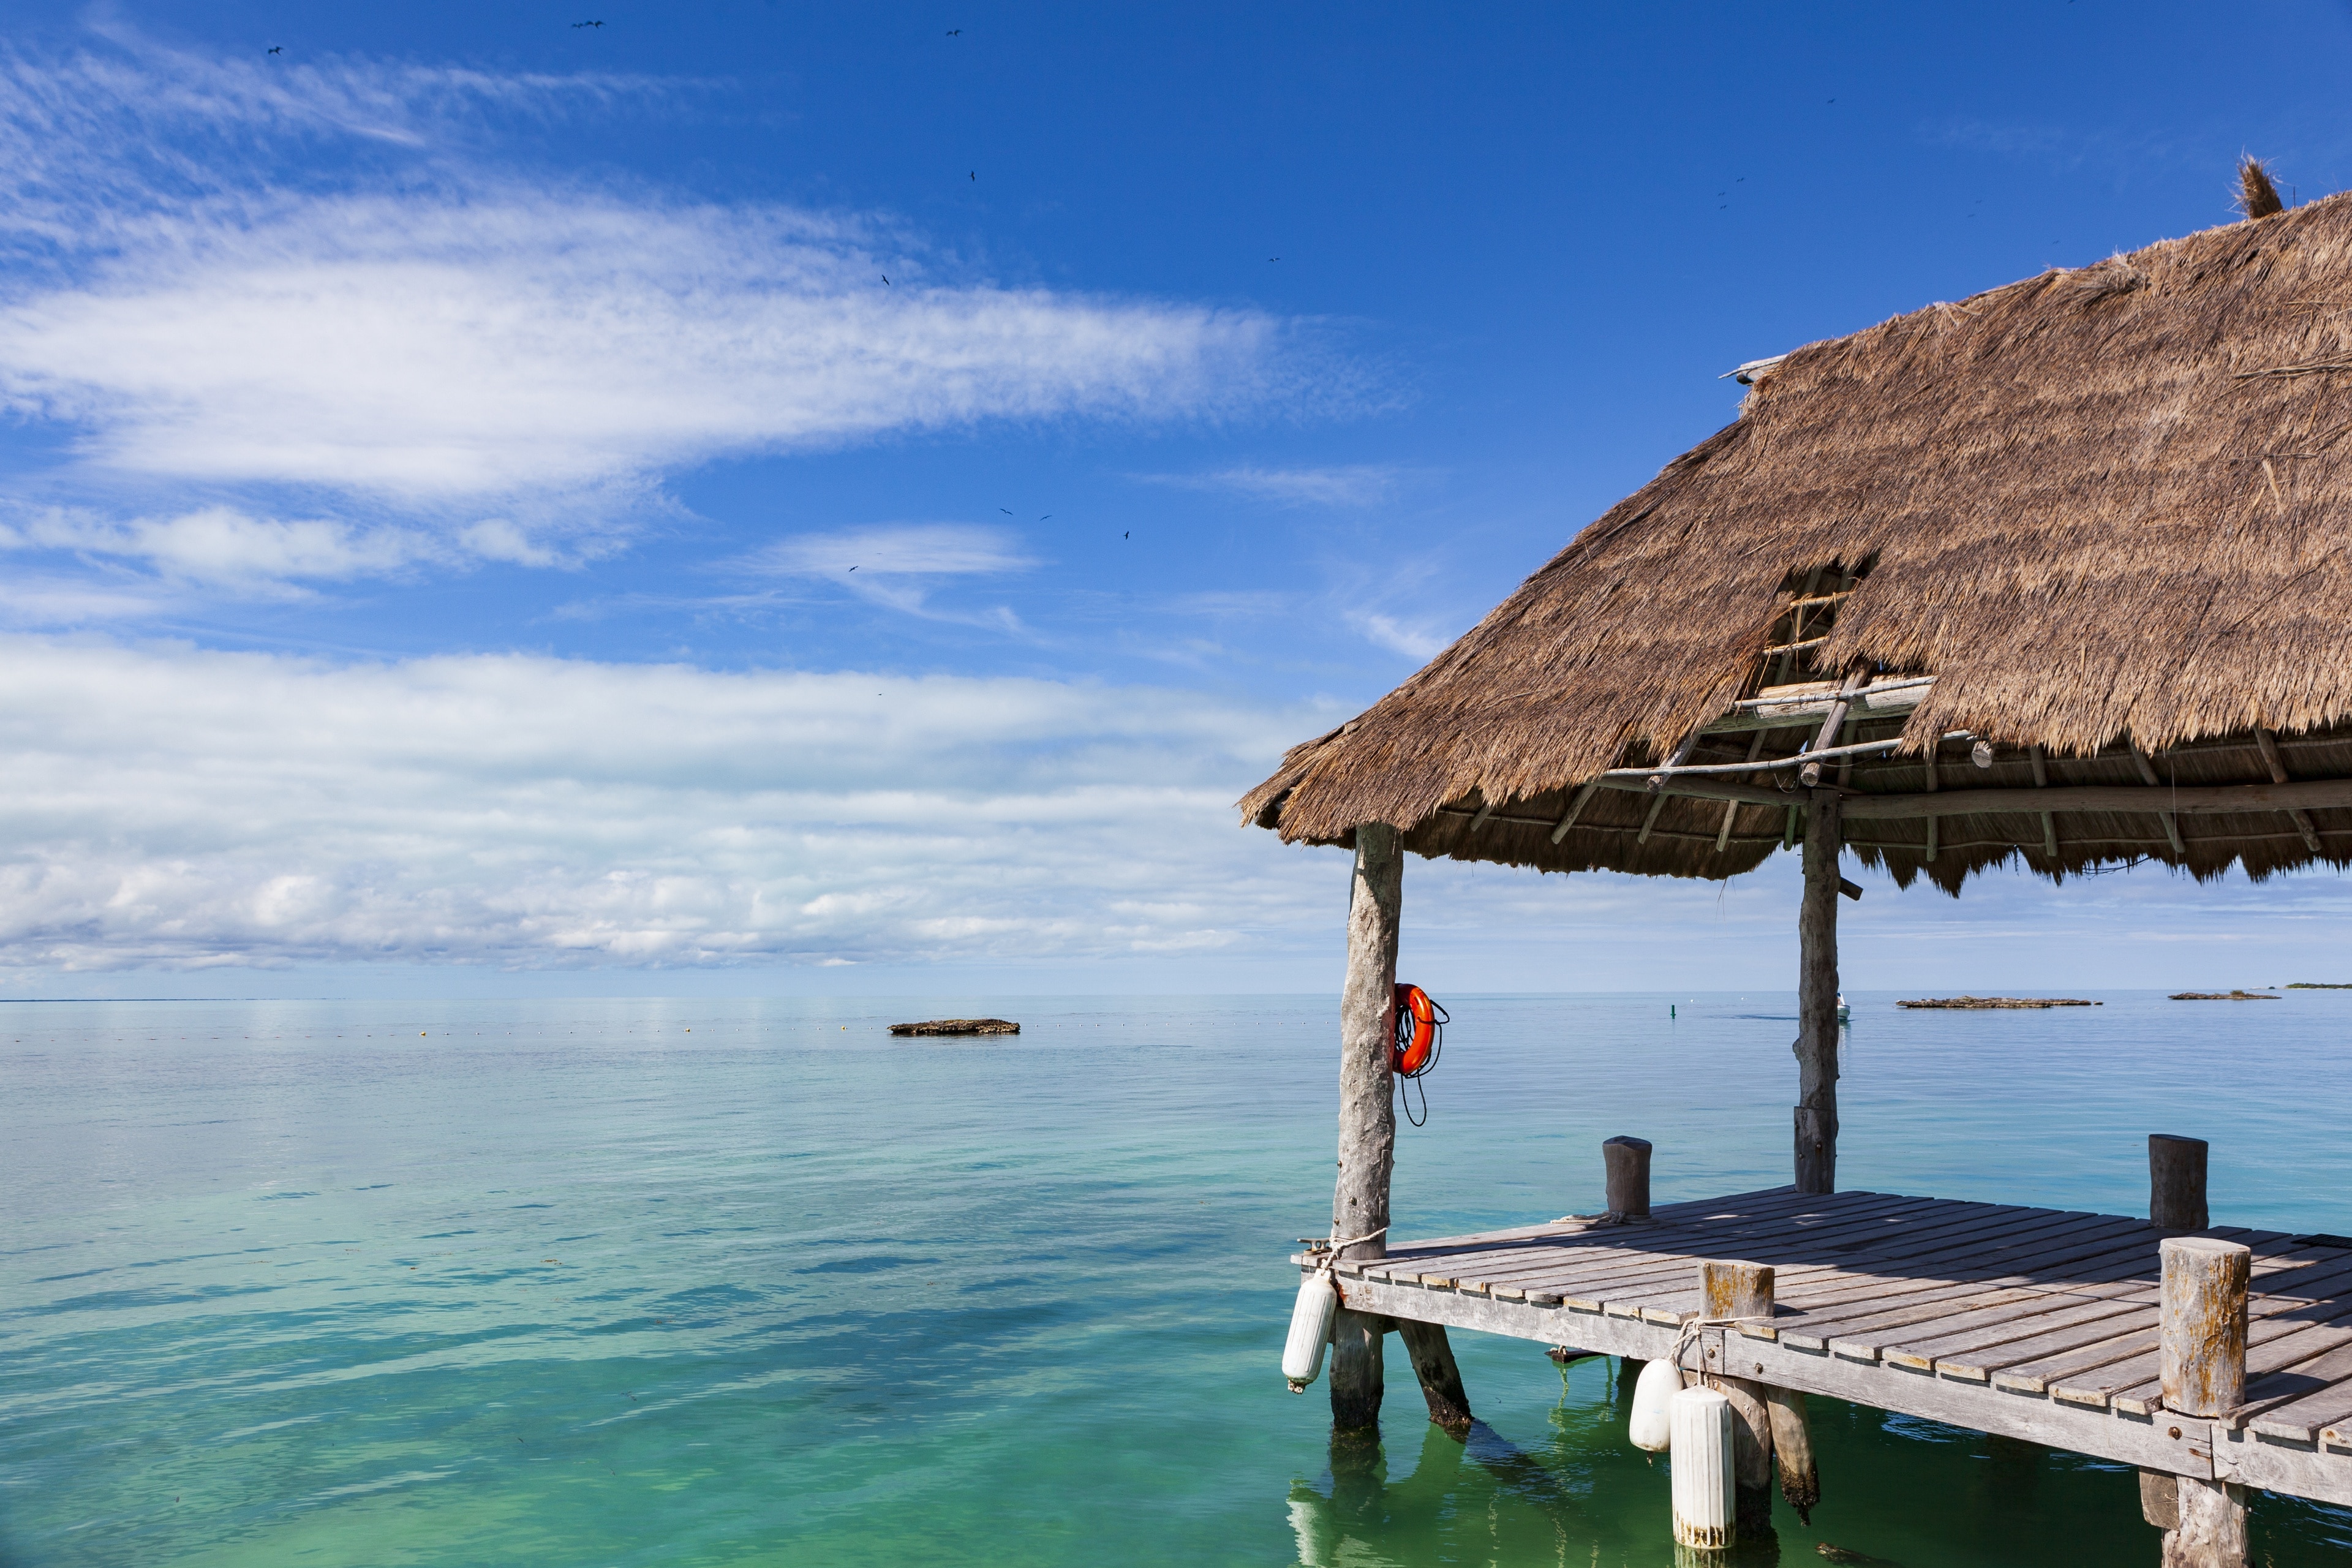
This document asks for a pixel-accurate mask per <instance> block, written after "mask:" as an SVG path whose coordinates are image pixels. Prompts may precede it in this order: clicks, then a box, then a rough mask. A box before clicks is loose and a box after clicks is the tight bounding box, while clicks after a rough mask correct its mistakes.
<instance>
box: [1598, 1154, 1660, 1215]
mask: <svg viewBox="0 0 2352 1568" xmlns="http://www.w3.org/2000/svg"><path fill="white" fill-rule="evenodd" d="M1601 1168H1602V1170H1603V1171H1604V1173H1606V1175H1607V1178H1608V1184H1609V1217H1610V1218H1611V1219H1615V1220H1627V1219H1647V1218H1649V1217H1650V1141H1649V1140H1648V1139H1646V1138H1624V1137H1618V1138H1612V1139H1610V1140H1609V1141H1608V1142H1604V1143H1602V1144H1601Z"/></svg>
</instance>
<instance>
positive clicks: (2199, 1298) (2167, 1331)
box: [2141, 1236, 2253, 1568]
mask: <svg viewBox="0 0 2352 1568" xmlns="http://www.w3.org/2000/svg"><path fill="white" fill-rule="evenodd" d="M2158 1252H2159V1255H2160V1257H2161V1258H2162V1260H2163V1280H2164V1283H2163V1300H2164V1305H2163V1314H2162V1317H2161V1319H2160V1321H2159V1324H2158V1331H2159V1332H2160V1333H2161V1335H2162V1348H2161V1350H2160V1352H2159V1353H2158V1358H2157V1359H2158V1374H2159V1375H2160V1377H2161V1378H2162V1380H2163V1384H2164V1407H2165V1408H2166V1409H2167V1410H2177V1411H2179V1413H2180V1414H2181V1415H2208V1416H2214V1415H2229V1414H2230V1413H2231V1411H2233V1410H2235V1409H2236V1408H2237V1407H2238V1406H2239V1405H2243V1404H2244V1403H2245V1402H2246V1288H2247V1284H2248V1281H2249V1279H2250V1278H2251V1276H2252V1272H2253V1250H2252V1248H2251V1247H2246V1246H2244V1245H2243V1244H2242V1243H2239V1242H2235V1241H2221V1240H2219V1239H2217V1238H2215V1237H2209V1236H2168V1237H2165V1238H2164V1241H2163V1243H2162V1244H2161V1246H2160V1247H2159V1248H2158ZM2173 1491H2174V1497H2175V1515H2174V1517H2175V1519H2176V1521H2177V1522H2176V1523H2175V1524H2174V1525H2173V1526H2172V1528H2170V1529H2168V1530H2167V1531H2165V1532H2164V1563H2165V1568H2242V1565H2243V1564H2244V1563H2245V1561H2246V1499H2245V1490H2244V1489H2243V1488H2242V1487H2236V1486H2232V1485H2231V1484H2230V1483H2228V1482H2226V1481H2222V1480H2219V1479H2200V1478H2199V1477H2195V1476H2182V1477H2180V1478H2179V1479H2177V1480H2176V1481H2175V1482H2174V1485H2173ZM2141 1501H2142V1507H2143V1509H2145V1508H2146V1507H2147V1488H2146V1487H2145V1486H2143V1487H2142V1489H2141Z"/></svg>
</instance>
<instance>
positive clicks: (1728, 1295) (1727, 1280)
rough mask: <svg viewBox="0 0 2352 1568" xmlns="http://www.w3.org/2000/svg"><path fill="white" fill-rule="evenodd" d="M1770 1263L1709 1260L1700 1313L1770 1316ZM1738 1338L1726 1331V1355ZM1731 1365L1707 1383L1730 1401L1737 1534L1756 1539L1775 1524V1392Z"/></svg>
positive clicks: (1702, 1273) (1703, 1268)
mask: <svg viewBox="0 0 2352 1568" xmlns="http://www.w3.org/2000/svg"><path fill="white" fill-rule="evenodd" d="M1772 1286H1773V1278H1772V1266H1771V1265H1770V1264H1769V1263H1738V1262H1717V1261H1712V1260H1710V1261H1706V1262H1702V1263H1701V1264H1700V1265H1699V1266H1698V1290H1699V1312H1700V1315H1701V1316H1702V1317H1706V1318H1755V1319H1760V1320H1763V1321H1768V1322H1769V1321H1770V1320H1771V1317H1772ZM1738 1342H1739V1335H1738V1332H1737V1331H1729V1332H1727V1333H1726V1334H1725V1335H1724V1344H1725V1346H1726V1347H1727V1348H1726V1351H1725V1355H1726V1357H1729V1356H1730V1355H1731V1354H1732V1353H1733V1347H1736V1346H1737V1345H1738ZM1729 1373H1730V1368H1729V1366H1728V1364H1727V1365H1725V1366H1722V1367H1718V1368H1717V1369H1716V1370H1715V1372H1714V1373H1711V1374H1710V1375H1709V1377H1708V1379H1707V1381H1708V1383H1709V1384H1710V1385H1711V1386H1713V1387H1714V1388H1716V1389H1717V1391H1719V1392H1720V1393H1721V1394H1723V1396H1724V1397H1725V1398H1726V1399H1727V1400H1729V1401H1730V1402H1731V1473H1732V1480H1733V1483H1734V1487H1733V1489H1734V1493H1735V1504H1736V1506H1735V1510H1734V1512H1735V1515H1736V1517H1737V1518H1738V1521H1739V1533H1740V1534H1741V1535H1742V1536H1744V1537H1748V1538H1754V1537H1757V1536H1760V1535H1762V1534H1763V1533H1764V1532H1765V1531H1769V1530H1770V1529H1771V1528H1772V1408H1771V1405H1770V1398H1771V1394H1772V1390H1771V1389H1769V1387H1767V1386H1766V1385H1765V1384H1760V1383H1758V1382H1755V1381H1753V1380H1752V1379H1749V1378H1745V1377H1733V1376H1731V1375H1729Z"/></svg>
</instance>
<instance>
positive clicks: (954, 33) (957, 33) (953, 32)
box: [948, 27, 963, 38]
mask: <svg viewBox="0 0 2352 1568" xmlns="http://www.w3.org/2000/svg"><path fill="white" fill-rule="evenodd" d="M948 37H950V38H961V37H963V29H962V28H961V27H950V28H949V29H948Z"/></svg>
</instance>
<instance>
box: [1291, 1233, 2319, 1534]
mask: <svg viewBox="0 0 2352 1568" xmlns="http://www.w3.org/2000/svg"><path fill="white" fill-rule="evenodd" d="M2168 1234H2180V1233H2177V1232H2165V1231H2160V1230H2158V1229H2156V1228H2155V1227H2154V1226H2150V1225H2148V1224H2147V1221H2145V1220H2143V1219H2138V1218H2134V1217H2130V1216H2125V1215H2099V1214H2093V1213H2088V1212H2085V1211H2081V1210H2073V1209H2058V1208H2046V1207H2035V1206H2032V1205H2015V1204H1995V1203H1983V1202H1975V1201H1963V1200H1953V1199H1936V1198H1920V1197H1914V1196H1910V1195H1906V1194H1892V1193H1875V1192H1856V1193H1843V1194H1828V1195H1817V1194H1800V1193H1798V1192H1796V1191H1795V1190H1794V1189H1793V1188H1789V1187H1774V1188H1759V1189H1758V1190H1757V1191H1755V1192H1753V1193H1744V1194H1732V1195H1731V1196H1729V1197H1725V1198H1713V1199H1697V1200H1690V1201H1686V1202H1683V1203H1677V1204H1675V1205H1663V1206H1661V1207H1660V1209H1659V1210H1658V1211H1657V1213H1656V1214H1655V1215H1654V1216H1652V1217H1651V1218H1650V1219H1649V1220H1646V1221H1643V1222H1637V1223H1634V1224H1631V1225H1605V1224H1599V1223H1595V1222H1593V1221H1591V1220H1581V1221H1580V1220H1577V1219H1574V1218H1573V1217H1572V1216H1571V1217H1570V1218H1568V1219H1565V1220H1561V1221H1554V1222H1551V1223H1549V1224H1544V1225H1529V1226H1511V1227H1507V1228H1501V1229H1496V1230H1490V1231H1481V1232H1477V1233H1474V1234H1472V1235H1468V1236H1464V1237H1439V1238H1436V1239H1434V1240H1414V1241H1406V1242H1402V1243H1400V1244H1399V1245H1397V1246H1394V1247H1391V1248H1390V1249H1389V1253H1390V1255H1389V1257H1387V1258H1380V1259H1367V1260H1364V1261H1362V1262H1361V1263H1352V1262H1351V1263H1347V1264H1342V1265H1340V1266H1339V1268H1338V1270H1337V1275H1338V1278H1339V1279H1340V1281H1341V1294H1342V1298H1343V1300H1346V1301H1347V1302H1348V1304H1349V1306H1350V1307H1352V1308H1354V1309H1355V1310H1360V1311H1370V1312H1373V1313H1375V1314H1378V1315H1383V1316H1391V1317H1398V1318H1404V1319H1409V1320H1413V1321H1426V1322H1433V1323H1444V1324H1449V1325H1454V1326H1458V1327H1461V1328H1465V1329H1478V1330H1484V1331H1491V1332H1498V1333H1506V1334H1511V1335H1515V1336H1517V1337H1520V1338H1525V1339H1531V1340H1538V1341H1540V1342H1545V1343H1550V1344H1568V1345H1571V1346H1575V1347H1577V1348H1580V1349H1588V1350H1594V1351H1599V1352H1603V1353H1612V1354H1621V1355H1633V1356H1635V1357H1637V1358H1639V1359H1643V1360H1648V1359H1654V1358H1655V1357H1657V1356H1660V1355H1663V1354H1664V1353H1666V1352H1668V1350H1670V1349H1671V1347H1672V1346H1673V1344H1674V1342H1675V1333H1676V1331H1677V1329H1678V1327H1679V1326H1682V1325H1685V1321H1686V1320H1687V1319H1688V1318H1690V1317H1692V1316H1694V1315H1696V1313H1697V1311H1698V1310H1699V1308H1700V1301H1699V1295H1698V1278H1697V1265H1698V1264H1699V1262H1701V1261H1702V1260H1705V1259H1709V1258H1744V1259H1748V1260H1750V1261H1754V1262H1759V1263H1766V1264H1769V1265H1771V1266H1772V1268H1773V1269H1774V1272H1775V1274H1776V1276H1777V1294H1778V1298H1779V1300H1778V1310H1777V1312H1776V1314H1775V1316H1774V1318H1773V1319H1772V1320H1771V1321H1769V1322H1760V1323H1741V1324H1738V1325H1734V1326H1732V1327H1730V1328H1725V1327H1718V1326H1704V1327H1702V1328H1700V1329H1699V1330H1698V1331H1697V1342H1698V1343H1699V1344H1700V1345H1702V1346H1703V1347H1705V1352H1704V1353H1706V1355H1708V1356H1710V1357H1720V1358H1726V1359H1722V1360H1719V1361H1717V1364H1718V1365H1721V1366H1723V1367H1725V1368H1726V1369H1729V1368H1731V1367H1733V1366H1734V1365H1738V1375H1742V1376H1754V1377H1757V1378H1759V1379H1761V1380H1763V1381H1766V1382H1777V1383H1780V1384H1782V1385H1783V1386H1787V1387H1790V1388H1797V1389H1802V1390H1805V1391H1808V1392H1812V1393H1817V1394H1827V1395H1832V1396H1835V1397H1839V1398H1849V1399H1854V1400H1858V1401H1860V1402H1862V1403H1864V1404H1866V1405H1875V1406H1877V1407H1879V1408H1883V1409H1886V1410H1893V1411H1902V1412H1906V1413H1909V1414H1914V1415H1923V1416H1927V1417H1930V1418H1933V1419H1936V1420H1939V1421H1948V1422H1954V1423H1957V1424H1959V1425H1963V1426H1974V1427H1975V1428H1976V1429H1977V1430H1979V1431H1990V1432H2001V1433H2006V1434H2009V1435H2011V1436H2028V1437H2032V1439H2033V1440H2035V1441H2043V1442H2053V1443H2056V1444H2058V1445H2059V1446H2062V1447H2072V1448H2075V1449H2076V1450H2078V1451H2080V1452H2084V1453H2089V1454H2094V1455H2097V1456H2100V1457H2103V1458H2107V1459H2110V1460H2113V1461H2115V1462H2117V1463H2123V1464H2131V1465H2137V1466H2139V1467H2142V1468H2153V1469H2158V1470H2168V1471H2170V1472H2172V1473H2176V1474H2184V1475H2191V1476H2200V1475H2201V1476H2213V1475H2221V1476H2223V1477H2225V1478H2226V1479H2234V1480H2243V1481H2245V1482H2246V1483H2247V1484H2250V1485H2262V1486H2268V1487H2270V1488H2272V1489H2284V1490H2288V1491H2291V1492H2294V1493H2295V1494H2297V1495H2301V1496H2306V1497H2311V1498H2315V1499H2318V1500H2325V1501H2331V1502H2336V1503H2342V1504H2347V1505H2352V1452H2346V1451H2345V1450H2347V1449H2352V1247H2343V1246H2338V1245H2335V1244H2334V1243H2333V1241H2332V1239H2328V1238H2315V1237H2305V1238H2301V1239H2298V1238H2297V1237H2295V1236H2294V1235H2292V1234H2290V1233H2287V1232H2283V1231H2275V1230H2257V1229H2248V1228H2244V1227H2232V1226H2216V1227H2213V1228H2212V1229H2210V1230H2209V1231H2206V1232H2202V1233H2200V1234H2204V1235H2210V1236H2213V1237H2219V1238H2222V1239H2228V1240H2235V1241H2239V1242H2242V1243H2243V1244H2245V1245H2246V1246H2247V1247H2250V1248H2252V1252H2253V1255H2254V1256H2253V1269H2252V1291H2251V1293H2250V1300H2249V1302H2248V1318H2249V1325H2248V1326H2249V1334H2248V1340H2249V1348H2248V1355H2247V1380H2248V1381H2247V1394H2248V1399H2247V1402H2246V1404H2245V1405H2242V1407H2241V1408H2240V1409H2239V1410H2238V1411H2236V1412H2234V1413H2232V1415H2231V1416H2230V1417H2229V1418H2227V1419H2226V1420H2225V1421H2222V1422H2218V1423H2215V1422H2204V1421H2202V1420H2201V1419H2193V1418H2190V1417H2186V1416H2178V1415H2164V1416H2163V1418H2161V1419H2158V1418H2157V1417H2158V1415H2162V1412H2161V1410H2160V1398H2161V1389H2160V1387H2159V1386H2158V1382H2157V1377H2158V1370H2159V1369H2158V1364H2157V1363H2158V1342H2159V1341H2158V1317H2159V1305H2158V1294H2159V1291H2158V1282H2159V1274H2160V1254H2159V1250H2158V1247H2159V1244H2160V1242H2161V1241H2162V1240H2163V1238H2164V1237H2166V1236H2167V1235H2168ZM1298 1261H1299V1262H1300V1263H1301V1264H1302V1266H1304V1265H1308V1264H1311V1261H1312V1260H1311V1259H1310V1258H1307V1257H1305V1256H1304V1255H1301V1257H1300V1258H1299V1259H1298ZM1695 1353H1696V1352H1695ZM2225 1438H2226V1439H2227V1440H2226V1441H2224V1439H2225Z"/></svg>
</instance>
